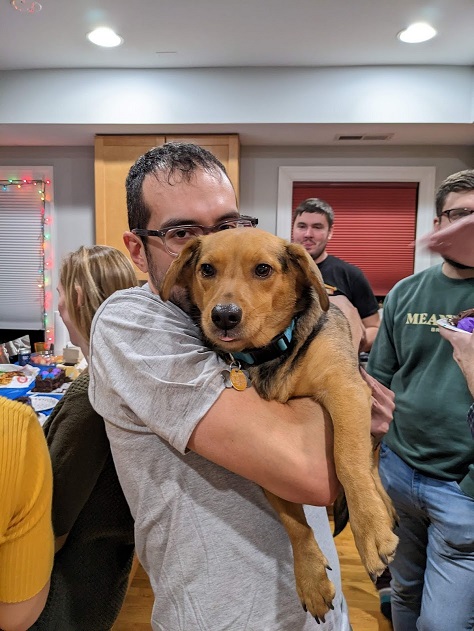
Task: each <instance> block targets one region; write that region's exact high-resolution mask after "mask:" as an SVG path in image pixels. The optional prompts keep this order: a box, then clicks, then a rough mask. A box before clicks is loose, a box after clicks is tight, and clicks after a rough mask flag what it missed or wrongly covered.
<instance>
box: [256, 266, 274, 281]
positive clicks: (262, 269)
mask: <svg viewBox="0 0 474 631" xmlns="http://www.w3.org/2000/svg"><path fill="white" fill-rule="evenodd" d="M271 273H272V268H271V266H270V265H267V264H266V263H260V264H259V265H257V267H256V268H255V274H256V275H257V276H258V277H259V278H266V277H267V276H270V274H271Z"/></svg>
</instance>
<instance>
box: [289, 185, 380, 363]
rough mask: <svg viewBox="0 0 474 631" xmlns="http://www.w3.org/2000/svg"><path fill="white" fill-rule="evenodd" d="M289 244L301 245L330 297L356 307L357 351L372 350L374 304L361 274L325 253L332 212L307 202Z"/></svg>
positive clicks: (376, 324) (313, 201)
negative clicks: (361, 334)
mask: <svg viewBox="0 0 474 631" xmlns="http://www.w3.org/2000/svg"><path fill="white" fill-rule="evenodd" d="M295 212H296V214H295V221H294V223H293V241H294V242H295V243H299V244H301V245H302V246H303V247H304V248H305V249H306V251H307V252H308V253H309V254H310V255H311V256H312V257H313V259H314V262H315V263H316V264H317V266H318V267H319V270H320V272H321V275H322V277H323V280H324V282H325V284H326V289H327V290H328V293H329V294H330V295H340V294H342V295H344V296H346V297H347V299H348V300H349V301H350V302H351V303H352V304H353V305H354V306H355V307H356V309H357V311H358V312H359V315H360V318H361V320H362V324H363V325H364V329H365V337H364V339H363V340H362V342H361V347H360V350H361V351H366V352H367V351H369V350H370V349H371V348H372V344H373V342H374V339H375V336H376V335H377V331H378V328H379V326H380V316H379V312H378V309H379V307H378V303H377V300H376V298H375V296H374V292H373V291H372V289H371V287H370V285H369V281H368V280H367V278H366V277H365V276H364V273H363V272H362V270H360V269H359V268H358V267H356V266H355V265H351V264H350V263H346V261H343V260H342V259H340V258H337V257H336V256H331V255H330V254H328V253H327V252H326V246H327V244H328V241H329V240H330V239H331V237H332V232H333V224H334V211H333V209H332V207H331V206H330V205H329V204H328V203H327V202H325V201H324V200H322V199H318V198H315V197H314V198H310V199H306V200H305V201H304V202H302V203H301V204H300V205H299V206H298V208H297V209H296V211H295Z"/></svg>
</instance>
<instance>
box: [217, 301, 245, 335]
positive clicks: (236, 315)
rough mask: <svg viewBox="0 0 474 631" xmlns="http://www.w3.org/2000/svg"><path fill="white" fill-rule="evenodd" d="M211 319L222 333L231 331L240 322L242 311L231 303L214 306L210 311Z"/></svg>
mask: <svg viewBox="0 0 474 631" xmlns="http://www.w3.org/2000/svg"><path fill="white" fill-rule="evenodd" d="M211 319H212V321H213V322H214V324H215V325H216V326H218V327H219V328H220V329H222V330H223V331H228V330H229V329H233V328H234V327H235V326H237V325H238V324H239V322H240V321H241V320H242V309H241V308H240V307H238V306H237V305H234V304H232V303H230V304H227V305H216V306H215V307H214V309H213V310H212V311H211Z"/></svg>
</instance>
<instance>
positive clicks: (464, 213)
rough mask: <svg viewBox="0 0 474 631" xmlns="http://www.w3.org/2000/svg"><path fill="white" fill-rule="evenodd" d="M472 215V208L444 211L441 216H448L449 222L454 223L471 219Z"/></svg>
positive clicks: (473, 210) (473, 211)
mask: <svg viewBox="0 0 474 631" xmlns="http://www.w3.org/2000/svg"><path fill="white" fill-rule="evenodd" d="M472 213H474V209H472V208H450V209H449V210H443V212H442V213H441V215H446V217H447V218H448V221H450V222H451V223H453V221H457V220H458V219H464V217H469V215H472Z"/></svg>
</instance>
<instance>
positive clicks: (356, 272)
mask: <svg viewBox="0 0 474 631" xmlns="http://www.w3.org/2000/svg"><path fill="white" fill-rule="evenodd" d="M328 259H330V260H329V263H330V264H331V266H332V267H333V268H334V269H340V270H343V271H344V272H346V273H347V274H349V275H352V276H360V277H364V278H365V274H364V272H363V271H362V270H361V269H360V267H357V265H354V264H353V263H348V262H347V261H345V260H344V259H341V258H339V257H338V256H334V255H333V254H329V255H328Z"/></svg>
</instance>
